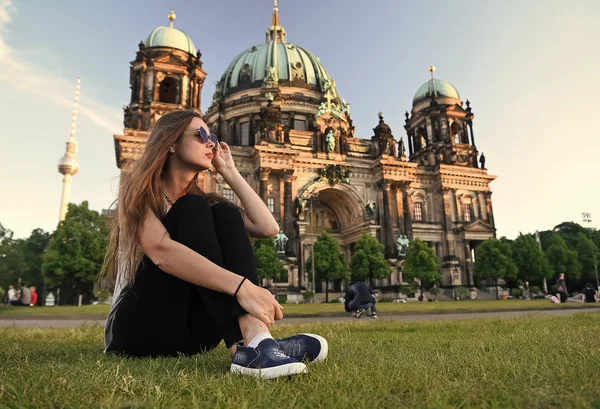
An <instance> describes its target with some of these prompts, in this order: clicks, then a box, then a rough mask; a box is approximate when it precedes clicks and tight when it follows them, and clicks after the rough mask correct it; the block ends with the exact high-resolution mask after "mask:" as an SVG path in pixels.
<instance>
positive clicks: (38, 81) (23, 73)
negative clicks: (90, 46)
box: [0, 0, 122, 133]
mask: <svg viewBox="0 0 600 409" xmlns="http://www.w3.org/2000/svg"><path fill="white" fill-rule="evenodd" d="M16 12H17V9H16V7H15V5H14V3H13V1H12V0H0V81H3V82H5V83H7V84H8V85H10V86H12V87H15V88H17V89H19V90H22V91H26V92H28V93H30V94H33V95H36V96H39V97H42V98H45V99H47V100H48V101H50V102H51V103H52V104H54V105H58V106H65V107H70V106H72V105H73V96H74V90H75V79H74V78H72V79H66V78H63V77H61V76H59V75H57V74H56V73H53V72H51V71H48V70H47V69H44V68H43V67H40V66H39V65H36V64H34V63H32V62H30V61H29V60H28V59H26V58H23V56H22V55H23V53H22V52H20V51H19V50H15V49H13V48H11V47H10V46H8V45H7V43H6V40H5V39H6V34H7V33H8V26H9V24H10V23H11V21H12V17H13V16H14V15H15V14H16ZM81 88H82V92H81V100H80V108H79V113H80V114H81V115H84V116H86V117H88V118H89V119H90V120H91V121H92V122H94V123H95V124H96V125H98V126H99V127H101V128H103V129H104V130H106V131H108V132H110V133H118V132H119V131H121V128H122V126H121V124H120V121H121V116H122V112H120V110H119V109H115V108H114V107H111V106H107V105H105V104H103V103H102V102H99V101H97V100H95V99H94V98H93V97H90V96H89V95H92V94H93V93H92V92H90V91H89V88H88V91H87V92H86V87H85V75H83V76H82V87H81Z"/></svg>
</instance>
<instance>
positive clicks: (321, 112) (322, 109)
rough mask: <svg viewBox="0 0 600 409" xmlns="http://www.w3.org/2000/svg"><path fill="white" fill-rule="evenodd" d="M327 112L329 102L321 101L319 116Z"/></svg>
mask: <svg viewBox="0 0 600 409" xmlns="http://www.w3.org/2000/svg"><path fill="white" fill-rule="evenodd" d="M327 112H329V109H328V108H327V104H326V103H325V102H321V105H319V112H317V116H321V115H325V114H326V113H327Z"/></svg>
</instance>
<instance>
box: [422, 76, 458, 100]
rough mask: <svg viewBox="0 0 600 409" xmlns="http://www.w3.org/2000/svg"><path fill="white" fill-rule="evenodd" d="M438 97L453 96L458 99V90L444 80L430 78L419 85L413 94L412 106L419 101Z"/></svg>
mask: <svg viewBox="0 0 600 409" xmlns="http://www.w3.org/2000/svg"><path fill="white" fill-rule="evenodd" d="M438 97H447V98H455V99H458V100H460V96H459V95H458V91H457V90H456V88H454V86H452V85H451V84H450V83H448V82H446V81H444V80H438V79H436V78H432V79H430V80H429V81H427V82H426V83H425V84H423V85H421V88H419V90H418V91H417V93H416V94H415V97H414V98H413V106H414V105H416V104H418V103H419V102H422V101H426V100H428V99H431V98H438Z"/></svg>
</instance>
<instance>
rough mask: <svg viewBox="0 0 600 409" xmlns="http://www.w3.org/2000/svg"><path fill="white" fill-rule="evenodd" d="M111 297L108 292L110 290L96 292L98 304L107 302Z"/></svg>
mask: <svg viewBox="0 0 600 409" xmlns="http://www.w3.org/2000/svg"><path fill="white" fill-rule="evenodd" d="M109 295H110V293H109V292H108V290H96V291H94V297H96V299H97V300H98V302H105V301H106V300H108V296H109Z"/></svg>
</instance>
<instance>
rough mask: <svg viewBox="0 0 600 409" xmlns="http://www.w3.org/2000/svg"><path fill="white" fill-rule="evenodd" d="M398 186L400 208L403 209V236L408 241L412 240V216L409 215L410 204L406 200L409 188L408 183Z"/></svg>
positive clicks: (407, 199)
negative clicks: (400, 193)
mask: <svg viewBox="0 0 600 409" xmlns="http://www.w3.org/2000/svg"><path fill="white" fill-rule="evenodd" d="M400 186H401V189H402V207H403V208H404V234H406V235H407V236H408V239H409V240H412V239H413V232H412V214H411V213H410V203H409V198H408V187H409V186H410V182H404V183H402V184H401V185H400Z"/></svg>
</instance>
